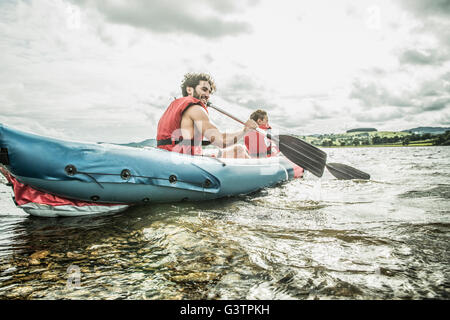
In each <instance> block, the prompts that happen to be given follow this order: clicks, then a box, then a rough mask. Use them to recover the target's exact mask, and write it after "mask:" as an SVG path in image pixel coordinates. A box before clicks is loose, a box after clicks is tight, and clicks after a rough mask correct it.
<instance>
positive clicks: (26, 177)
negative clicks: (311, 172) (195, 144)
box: [0, 124, 303, 217]
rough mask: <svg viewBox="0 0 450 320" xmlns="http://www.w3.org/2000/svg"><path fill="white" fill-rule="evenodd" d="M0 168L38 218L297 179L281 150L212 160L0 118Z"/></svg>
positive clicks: (16, 196)
mask: <svg viewBox="0 0 450 320" xmlns="http://www.w3.org/2000/svg"><path fill="white" fill-rule="evenodd" d="M0 148H1V153H0V163H1V164H0V166H1V168H0V169H1V172H2V173H3V175H4V176H5V177H6V179H7V180H8V182H9V184H10V185H11V186H12V187H13V190H14V200H15V203H16V205H17V206H19V207H20V208H22V209H24V211H25V212H27V213H29V214H32V215H38V216H49V217H54V216H77V215H86V214H96V213H105V212H108V213H110V212H120V211H123V210H125V209H127V208H128V207H129V206H130V205H138V204H144V203H170V202H178V201H183V200H188V201H200V200H211V199H217V198H221V197H227V196H235V195H240V194H247V193H251V192H254V191H256V190H259V189H261V188H264V187H268V186H272V185H275V184H277V183H280V182H282V181H287V180H290V179H294V178H299V177H301V176H302V175H303V169H301V168H300V167H298V166H296V165H295V164H293V163H292V162H290V161H289V160H287V159H286V158H285V157H283V156H279V157H270V158H264V159H216V158H214V157H207V156H191V155H185V154H180V153H174V152H168V151H165V150H162V149H158V148H150V147H146V148H135V147H126V146H119V145H114V144H105V143H84V142H73V141H65V140H60V139H54V138H49V137H43V136H38V135H35V134H30V133H26V132H22V131H19V130H16V129H13V128H10V127H7V126H4V125H1V124H0Z"/></svg>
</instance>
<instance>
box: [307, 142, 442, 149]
mask: <svg viewBox="0 0 450 320" xmlns="http://www.w3.org/2000/svg"><path fill="white" fill-rule="evenodd" d="M316 147H319V148H323V149H325V148H390V147H394V148H398V147H442V146H439V145H433V144H428V143H426V144H419V143H418V144H410V145H402V144H371V145H359V146H326V147H322V146H316ZM444 147H445V146H444Z"/></svg>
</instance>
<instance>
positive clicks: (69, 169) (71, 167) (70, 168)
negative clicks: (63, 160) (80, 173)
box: [64, 164, 77, 176]
mask: <svg viewBox="0 0 450 320" xmlns="http://www.w3.org/2000/svg"><path fill="white" fill-rule="evenodd" d="M64 170H65V171H66V173H67V175H69V176H73V175H75V174H77V168H76V167H75V166H74V165H73V164H69V165H67V166H66V167H65V168H64Z"/></svg>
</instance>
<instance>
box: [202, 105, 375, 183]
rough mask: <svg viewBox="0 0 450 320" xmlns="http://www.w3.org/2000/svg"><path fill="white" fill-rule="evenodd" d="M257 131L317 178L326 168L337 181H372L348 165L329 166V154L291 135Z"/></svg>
mask: <svg viewBox="0 0 450 320" xmlns="http://www.w3.org/2000/svg"><path fill="white" fill-rule="evenodd" d="M208 107H211V108H213V109H215V110H217V111H219V112H220V113H223V114H224V115H226V116H228V117H230V118H231V119H233V120H235V121H237V122H239V123H241V124H243V125H245V122H244V121H242V120H240V119H239V118H237V117H235V116H233V115H232V114H230V113H228V112H227V111H225V110H222V109H221V108H219V107H217V106H215V105H213V104H212V103H211V102H208ZM256 131H258V132H259V133H261V134H263V135H265V136H266V137H267V138H268V139H270V140H273V141H275V142H278V147H279V149H280V151H281V153H283V155H284V156H285V157H286V158H288V159H289V160H291V161H292V162H293V163H295V164H296V165H298V166H300V167H302V168H303V169H304V170H307V171H310V172H311V173H312V174H314V175H315V176H317V177H321V176H322V175H323V171H324V169H325V166H326V167H327V169H328V170H329V172H330V173H331V174H332V175H333V176H335V177H336V178H337V179H343V180H349V179H370V175H369V174H367V173H365V172H362V171H360V170H358V169H355V168H352V167H350V166H348V165H345V164H341V163H328V164H327V163H326V161H327V154H326V153H325V152H323V151H322V150H320V149H319V148H317V147H315V146H313V145H311V144H309V143H307V142H305V141H303V140H301V139H299V138H296V137H293V136H289V135H279V136H278V137H274V136H272V135H271V134H270V133H267V132H266V131H264V130H262V129H259V128H257V129H256Z"/></svg>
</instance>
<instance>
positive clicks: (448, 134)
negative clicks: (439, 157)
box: [434, 130, 450, 146]
mask: <svg viewBox="0 0 450 320" xmlns="http://www.w3.org/2000/svg"><path fill="white" fill-rule="evenodd" d="M434 145H435V146H450V130H447V131H445V133H442V134H440V135H438V136H437V137H436V140H435V141H434Z"/></svg>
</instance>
